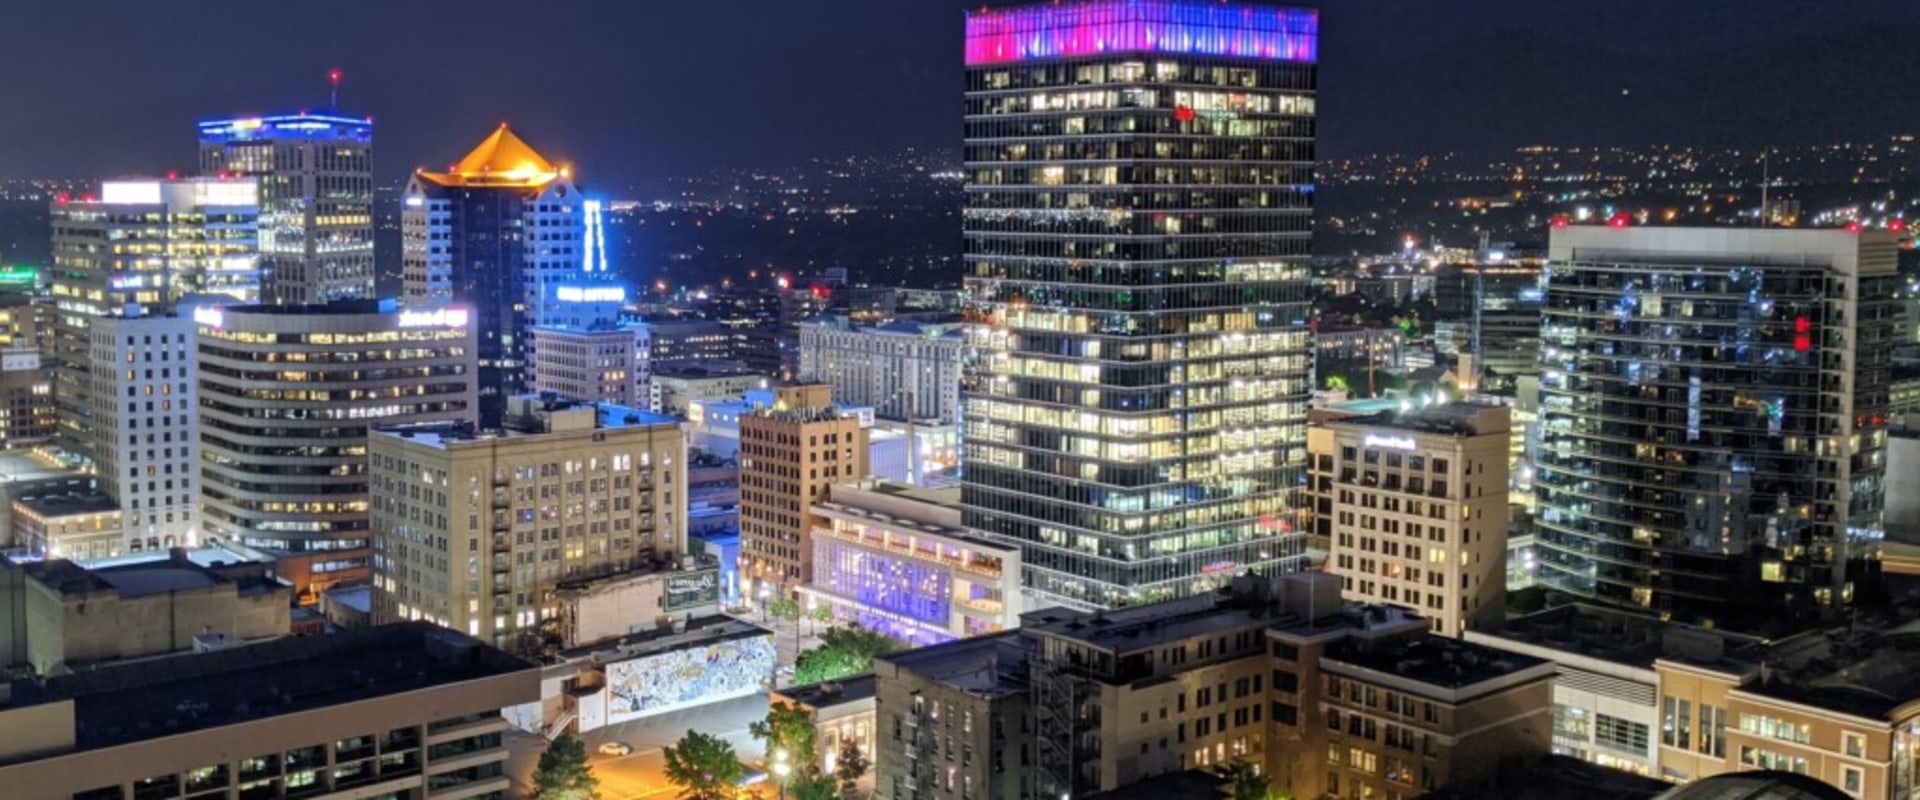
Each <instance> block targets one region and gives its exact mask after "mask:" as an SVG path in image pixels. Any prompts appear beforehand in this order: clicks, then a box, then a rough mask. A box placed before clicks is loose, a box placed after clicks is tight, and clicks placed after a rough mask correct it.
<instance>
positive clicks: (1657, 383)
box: [1533, 226, 1899, 627]
mask: <svg viewBox="0 0 1920 800" xmlns="http://www.w3.org/2000/svg"><path fill="white" fill-rule="evenodd" d="M1897 248H1898V244H1897V242H1896V241H1895V238H1894V237H1893V236H1892V235H1890V234H1880V233H1872V232H1866V233H1855V232H1848V231H1840V230H1832V231H1821V230H1722V229H1711V230H1709V229H1688V228H1613V227H1596V226H1577V227H1561V228H1556V229H1555V230H1554V231H1553V234H1552V239H1551V244H1550V251H1551V252H1550V254H1549V255H1550V260H1549V263H1548V266H1547V272H1548V277H1547V295H1546V308H1545V311H1544V312H1543V314H1544V316H1543V322H1542V326H1541V330H1542V339H1543V344H1542V355H1541V378H1540V413H1541V426H1542V444H1541V447H1540V451H1539V459H1538V461H1539V463H1538V465H1537V474H1536V476H1535V478H1534V482H1533V487H1534V494H1535V497H1536V501H1537V503H1538V516H1537V519H1538V526H1539V535H1538V540H1537V547H1538V553H1539V557H1540V580H1541V582H1542V583H1544V584H1546V585H1547V586H1549V587H1551V588H1553V589H1556V590H1559V591H1563V592H1568V593H1571V594H1573V595H1576V596H1581V597H1589V598H1594V599H1597V600H1602V601H1606V602H1610V603H1617V604H1621V605H1627V606H1634V607H1639V608H1644V609H1650V610H1652V611H1654V612H1656V613H1664V614H1671V615H1673V616H1675V617H1676V618H1680V619H1688V620H1695V621H1702V622H1706V621H1712V622H1715V623H1718V624H1723V625H1731V626H1735V627H1738V626H1739V625H1742V624H1747V623H1752V624H1769V623H1784V622H1788V621H1790V620H1792V619H1794V618H1796V617H1804V616H1807V615H1814V614H1820V613H1827V612H1833V611H1834V610H1835V609H1837V608H1838V607H1840V606H1843V605H1846V604H1848V603H1849V602H1851V600H1852V596H1853V591H1854V586H1855V576H1854V575H1853V574H1851V573H1854V572H1857V571H1859V570H1860V569H1862V568H1863V566H1864V565H1865V564H1866V563H1867V562H1869V561H1871V560H1872V559H1873V558H1874V556H1875V547H1876V544H1875V543H1876V542H1877V540H1878V539H1879V538H1880V537H1881V531H1882V528H1883V525H1882V509H1883V508H1884V502H1885V499H1884V488H1883V485H1882V481H1883V479H1884V474H1885V462H1884V454H1885V448H1886V437H1887V403H1888V385H1889V372H1890V353H1891V346H1892V341H1893V338H1894V334H1895V327H1896V324H1895V323H1896V318H1897V316H1898V312H1899V308H1898V303H1897V301H1896V300H1895V299H1894V288H1895V282H1896V280H1897V276H1896V274H1895V260H1896V258H1895V256H1896V251H1897Z"/></svg>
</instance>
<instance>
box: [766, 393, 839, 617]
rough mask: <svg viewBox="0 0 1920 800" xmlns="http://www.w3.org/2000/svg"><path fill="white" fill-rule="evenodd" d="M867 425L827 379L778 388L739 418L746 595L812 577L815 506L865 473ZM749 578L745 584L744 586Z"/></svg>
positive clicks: (780, 590)
mask: <svg viewBox="0 0 1920 800" xmlns="http://www.w3.org/2000/svg"><path fill="white" fill-rule="evenodd" d="M867 455H868V454H867V431H866V429H865V428H864V427H862V426H861V424H860V419H859V418H858V417H855V416H850V415H847V414H843V413H841V412H840V411H839V410H838V409H836V408H835V407H834V405H833V390H832V389H831V388H829V387H828V386H826V385H825V384H818V383H811V384H798V385H789V386H780V387H777V388H775V389H774V402H773V404H772V405H771V406H769V407H766V408H762V409H758V410H755V411H754V412H752V413H750V414H744V415H742V416H741V417H740V454H739V460H740V563H739V570H740V580H741V581H742V584H743V585H742V588H743V589H745V590H747V591H748V592H749V596H751V597H756V598H761V597H763V595H764V596H775V595H781V596H784V595H785V594H786V593H788V592H791V591H793V590H794V589H796V588H798V587H799V586H800V585H801V584H804V583H806V582H807V581H809V580H811V579H812V577H813V558H814V552H813V531H814V529H816V528H819V527H822V525H823V523H822V522H821V520H820V519H819V517H818V516H817V515H816V514H815V513H814V510H813V507H814V505H815V504H816V503H819V502H821V501H823V500H826V499H827V490H828V489H829V488H830V487H832V486H833V485H834V484H836V483H845V482H847V481H850V480H857V479H859V478H864V477H866V476H867V463H868V462H867ZM748 583H751V586H748V585H746V584H748Z"/></svg>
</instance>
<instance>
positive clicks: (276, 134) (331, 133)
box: [200, 112, 373, 142]
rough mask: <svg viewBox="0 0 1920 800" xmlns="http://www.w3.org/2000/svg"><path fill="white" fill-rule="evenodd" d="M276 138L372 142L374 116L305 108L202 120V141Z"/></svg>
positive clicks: (266, 139) (265, 139)
mask: <svg viewBox="0 0 1920 800" xmlns="http://www.w3.org/2000/svg"><path fill="white" fill-rule="evenodd" d="M275 139H344V140H348V141H355V142H372V141H373V118H372V117H344V116H340V115H338V114H314V113H306V112H302V113H299V114H280V115H275V116H265V117H232V118H228V119H210V120H203V121H201V123H200V141H202V142H234V141H268V140H275Z"/></svg>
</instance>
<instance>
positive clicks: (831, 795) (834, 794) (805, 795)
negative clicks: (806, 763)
mask: <svg viewBox="0 0 1920 800" xmlns="http://www.w3.org/2000/svg"><path fill="white" fill-rule="evenodd" d="M787 796H788V797H791V798H793V800H840V789H839V788H838V787H836V786H834V784H833V776H831V775H825V774H822V773H821V772H820V769H819V768H818V767H809V768H807V769H804V770H800V771H799V772H796V773H794V775H793V777H791V778H788V779H787Z"/></svg>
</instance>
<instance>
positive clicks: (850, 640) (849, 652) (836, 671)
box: [793, 625, 904, 685]
mask: <svg viewBox="0 0 1920 800" xmlns="http://www.w3.org/2000/svg"><path fill="white" fill-rule="evenodd" d="M903 646H904V645H903V644H902V643H901V642H899V641H897V640H895V639H892V638H890V637H887V636H884V635H882V634H879V633H876V632H874V631H870V630H867V629H866V628H863V627H860V626H858V625H848V626H846V627H842V628H828V629H827V632H826V633H825V634H822V635H821V637H820V646H818V647H813V648H809V649H807V650H806V651H804V652H802V653H801V654H800V657H799V658H798V659H796V660H795V663H794V666H793V682H794V683H795V684H796V685H804V684H809V683H819V682H821V681H833V680H839V679H841V678H846V677H851V676H854V675H858V674H860V673H862V672H869V671H872V669H873V657H874V656H877V655H881V654H883V653H891V652H894V651H895V650H899V649H901V648H902V647H903Z"/></svg>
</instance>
